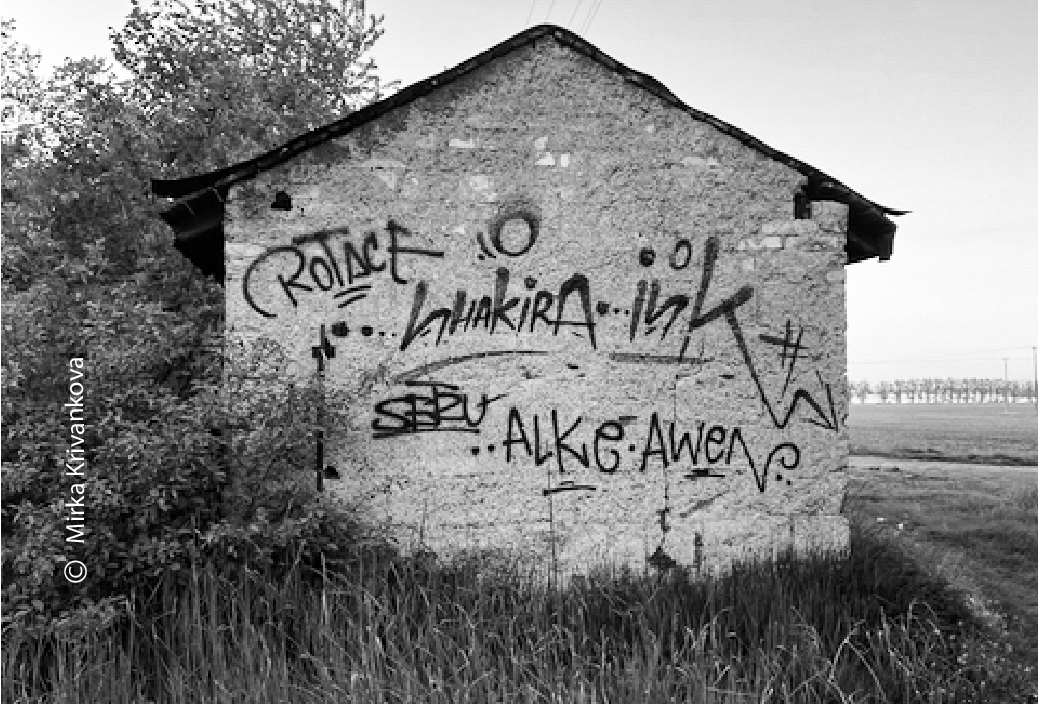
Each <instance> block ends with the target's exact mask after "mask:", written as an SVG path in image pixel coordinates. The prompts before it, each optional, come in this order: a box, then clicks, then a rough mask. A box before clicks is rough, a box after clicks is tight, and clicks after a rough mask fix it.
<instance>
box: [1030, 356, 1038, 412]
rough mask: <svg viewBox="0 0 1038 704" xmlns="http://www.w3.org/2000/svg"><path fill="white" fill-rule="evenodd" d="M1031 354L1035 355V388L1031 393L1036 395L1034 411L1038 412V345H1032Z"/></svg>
mask: <svg viewBox="0 0 1038 704" xmlns="http://www.w3.org/2000/svg"><path fill="white" fill-rule="evenodd" d="M1031 356H1032V357H1034V389H1032V391H1031V395H1032V396H1033V397H1034V411H1035V413H1038V346H1036V345H1031Z"/></svg>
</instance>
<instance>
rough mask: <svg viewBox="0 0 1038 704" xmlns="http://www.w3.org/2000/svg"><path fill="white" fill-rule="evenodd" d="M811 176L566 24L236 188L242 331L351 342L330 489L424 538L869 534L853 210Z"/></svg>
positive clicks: (334, 400) (581, 561)
mask: <svg viewBox="0 0 1038 704" xmlns="http://www.w3.org/2000/svg"><path fill="white" fill-rule="evenodd" d="M803 183H804V177H803V176H802V175H801V174H800V173H798V172H796V171H795V170H793V169H791V168H789V167H787V166H785V165H783V164H780V163H777V162H775V161H773V160H772V159H770V158H768V157H767V156H765V155H763V154H761V153H759V152H757V151H754V150H752V149H749V148H747V147H746V146H744V145H742V144H740V143H738V142H737V141H735V140H734V139H732V138H730V137H728V136H725V135H724V134H722V133H720V132H719V131H717V130H716V129H715V128H713V127H711V126H709V125H706V124H703V123H702V122H698V121H696V120H695V119H693V118H692V117H691V116H690V115H689V114H688V113H686V112H684V111H682V110H679V109H677V108H674V107H671V106H668V105H666V104H664V103H663V102H662V101H660V100H659V99H658V98H656V97H655V96H653V95H652V94H650V93H649V92H647V91H645V90H643V89H641V88H639V87H637V86H635V85H632V84H631V83H628V82H625V81H624V80H623V79H622V78H621V77H620V76H619V75H617V74H615V73H613V72H611V71H610V70H608V69H607V68H605V67H603V66H601V65H599V64H598V63H596V62H594V61H592V60H590V59H588V58H586V57H584V56H582V55H580V54H578V53H576V52H574V51H572V50H570V49H568V48H565V47H563V46H561V45H559V44H558V43H556V42H555V41H554V40H553V39H551V38H545V39H541V40H539V41H538V42H537V43H535V44H533V45H532V46H527V47H526V48H524V49H519V50H517V51H515V52H513V53H511V54H509V55H507V56H505V57H503V58H501V59H498V60H497V61H495V62H493V63H492V64H489V65H487V66H484V67H482V68H480V69H478V70H476V71H474V72H472V73H469V74H467V75H466V76H465V77H463V78H462V79H460V80H457V81H455V82H453V83H450V84H448V85H446V86H443V87H441V88H440V89H438V90H437V91H435V92H433V93H432V94H430V95H428V96H426V97H424V98H421V99H418V100H415V101H414V102H413V103H411V104H410V105H409V106H408V107H406V108H400V109H398V110H395V111H393V112H392V113H390V114H388V115H386V116H384V117H383V118H381V119H379V120H377V121H375V122H374V123H371V124H368V125H367V126H364V127H362V128H360V129H358V130H356V131H355V132H353V133H351V134H350V135H349V136H348V137H346V138H343V139H340V140H338V141H337V142H335V143H334V144H330V145H324V146H322V147H320V148H318V149H315V150H313V151H311V152H310V153H308V154H307V155H306V156H304V157H301V158H300V159H297V160H295V161H293V162H290V163H289V164H287V165H285V166H283V167H281V168H279V169H277V170H276V171H272V172H269V173H266V174H263V175H262V176H260V177H259V178H257V179H256V180H253V181H251V182H249V183H248V184H246V185H243V186H239V187H237V188H235V189H234V190H233V191H232V192H231V195H230V200H229V205H228V217H227V226H226V231H227V250H226V251H227V272H228V274H227V321H228V335H229V336H230V338H231V341H232V343H233V344H244V345H246V346H248V345H251V344H253V343H254V342H255V341H256V340H257V339H259V338H266V339H268V340H273V341H275V342H276V343H278V344H279V345H280V346H281V347H282V349H283V350H284V352H285V358H286V359H287V360H288V364H287V365H286V366H285V368H284V370H283V374H284V376H285V378H286V379H288V378H298V379H306V378H310V377H312V376H313V375H314V374H315V373H316V370H317V366H318V362H317V360H316V359H314V357H313V356H312V348H313V347H314V346H316V345H319V343H320V341H321V340H322V339H324V340H326V341H327V345H326V346H330V347H331V348H333V349H334V357H332V358H329V359H327V360H326V362H325V372H324V384H325V387H326V390H327V395H328V399H329V409H328V418H329V420H328V438H327V443H328V455H327V462H328V463H329V464H332V465H334V466H335V467H336V468H337V470H338V471H339V473H340V475H341V479H340V480H337V481H333V482H330V483H329V488H330V491H332V492H335V493H336V494H338V495H340V496H342V497H343V498H345V499H347V500H349V501H351V502H352V503H354V504H356V505H358V506H361V507H364V508H365V509H366V510H367V511H368V514H369V517H371V518H373V519H375V520H379V521H384V522H385V523H386V524H387V525H388V526H390V527H391V528H392V530H393V532H394V534H395V535H397V536H398V538H399V540H400V541H401V543H402V544H403V545H404V546H415V545H423V546H425V547H428V548H431V549H433V550H437V551H443V552H448V553H449V552H453V551H456V550H460V549H467V548H477V547H494V548H502V549H504V550H506V551H508V552H518V553H526V554H529V555H532V556H533V557H535V558H538V559H541V560H542V561H545V562H547V560H548V558H550V557H551V556H554V558H556V559H557V561H558V565H559V566H560V567H561V568H563V569H570V568H574V569H583V568H585V567H587V566H589V565H590V564H592V563H598V562H607V563H624V564H630V565H634V566H641V565H644V564H645V560H646V558H648V557H649V556H651V555H653V554H654V553H657V551H658V550H659V551H660V552H661V553H663V554H666V555H667V556H669V557H670V558H672V559H674V560H677V561H678V562H680V563H684V564H689V565H700V566H702V567H704V568H708V567H711V566H723V565H724V564H727V563H728V562H729V561H730V560H731V559H734V558H738V557H740V556H741V557H746V556H749V555H751V554H757V555H765V556H770V555H771V554H772V551H773V549H775V547H776V546H778V547H785V546H786V545H788V544H791V543H792V544H794V545H796V546H797V547H799V548H807V547H810V546H826V547H830V548H832V547H837V548H839V547H841V546H843V545H845V544H846V540H847V526H846V521H845V520H844V519H842V518H841V517H839V515H838V514H839V509H840V504H841V501H842V497H843V493H844V474H843V472H842V470H843V466H844V463H845V458H846V454H847V442H846V433H845V430H844V419H845V416H846V409H847V403H848V398H847V391H846V381H845V369H846V350H845V326H846V317H845V311H844V278H843V265H844V261H845V254H844V251H843V246H844V241H845V237H846V227H847V210H846V206H843V205H840V204H836V203H828V202H824V203H813V204H812V217H811V218H810V219H795V218H794V196H795V194H796V193H797V191H798V190H799V189H800V188H801V187H802V185H803ZM277 191H285V192H286V193H287V194H288V195H289V196H290V197H291V201H292V206H293V207H292V209H291V210H290V211H280V210H275V209H272V208H271V207H270V204H271V203H272V201H273V200H274V196H275V193H276V192H277ZM322 335H323V338H322Z"/></svg>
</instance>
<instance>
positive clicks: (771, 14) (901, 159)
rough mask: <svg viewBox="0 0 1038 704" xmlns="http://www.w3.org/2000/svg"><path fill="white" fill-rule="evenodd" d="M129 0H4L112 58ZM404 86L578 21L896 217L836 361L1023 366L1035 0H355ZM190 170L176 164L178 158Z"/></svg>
mask: <svg viewBox="0 0 1038 704" xmlns="http://www.w3.org/2000/svg"><path fill="white" fill-rule="evenodd" d="M129 9H130V0H90V2H85V1H84V0H5V1H4V3H3V5H2V10H0V14H2V15H3V16H4V17H5V18H13V19H15V20H16V21H17V33H16V37H17V38H18V39H19V40H20V41H22V42H23V43H26V44H29V45H30V46H32V47H33V48H35V49H36V50H38V51H40V52H41V53H42V54H43V61H44V65H45V66H53V65H55V64H57V63H60V62H61V61H62V60H63V59H64V58H65V57H66V56H68V57H72V58H79V57H82V56H95V55H97V56H106V57H110V51H109V41H108V32H109V28H110V27H119V26H121V25H122V22H123V20H124V18H125V16H126V13H127V12H128V11H129ZM367 11H368V12H369V13H375V14H381V15H384V16H385V24H384V27H385V30H386V32H385V35H384V36H383V37H382V38H381V39H380V40H379V42H378V43H377V44H376V47H375V51H374V53H373V56H374V58H375V59H376V61H377V63H378V65H379V68H380V75H381V76H382V77H383V78H384V79H386V80H393V79H396V80H399V81H401V84H402V85H403V86H406V85H409V84H411V83H414V82H416V81H419V80H422V79H424V78H426V77H428V76H429V75H432V74H434V73H438V72H440V71H442V70H444V69H446V68H450V67H452V66H454V65H456V64H458V63H460V62H462V61H464V60H466V59H468V58H470V57H471V56H474V55H475V54H478V53H480V52H481V51H483V50H485V49H487V48H489V47H490V46H492V45H494V44H497V43H498V42H500V41H502V40H504V39H507V38H508V37H510V36H512V35H513V34H515V33H517V32H520V31H522V30H523V29H525V28H526V27H529V26H532V25H535V24H540V23H544V22H550V23H552V24H556V25H560V26H563V27H567V28H569V29H571V30H572V31H575V32H577V33H578V34H580V35H581V36H583V37H584V38H585V39H586V40H588V41H589V42H591V43H592V44H594V45H596V46H597V47H598V48H599V49H601V50H602V51H604V52H605V53H606V54H609V55H610V56H612V57H613V58H615V59H617V60H618V61H620V62H622V63H624V64H626V65H627V66H629V67H631V68H633V69H636V70H638V71H642V72H644V73H648V74H650V75H652V76H654V77H655V78H656V79H657V80H659V81H660V82H661V83H663V84H664V85H666V86H667V87H668V88H669V89H670V90H671V92H673V93H674V94H676V95H677V96H678V97H679V98H681V99H682V100H683V101H684V102H685V103H686V104H688V105H691V106H692V107H694V108H697V109H699V110H702V111H705V112H708V113H711V114H713V115H715V116H716V117H718V118H720V119H722V120H724V121H726V122H728V123H731V124H733V125H735V126H737V127H739V128H741V129H743V130H744V131H746V132H749V133H750V134H752V135H754V136H755V137H757V138H758V139H760V140H761V141H763V142H764V143H766V144H768V145H770V146H772V147H775V148H776V149H779V150H781V151H783V152H786V153H787V154H791V155H792V156H794V157H796V158H798V159H800V160H801V161H804V162H807V163H808V164H811V165H812V166H814V167H816V168H818V169H820V170H822V171H824V172H826V173H828V174H829V175H831V176H833V177H835V178H837V179H839V180H840V181H842V182H844V183H845V184H847V185H848V186H850V187H851V188H853V189H854V190H856V191H858V192H859V193H861V194H863V195H864V196H866V197H867V198H869V199H870V200H872V201H873V202H876V203H880V204H882V205H886V206H889V207H892V208H896V209H898V210H908V211H911V214H909V215H905V216H901V217H898V218H895V222H896V223H897V225H898V231H897V235H896V238H895V242H894V256H893V258H892V259H891V260H890V261H888V262H882V263H880V262H877V261H875V260H872V261H869V262H863V263H859V264H855V265H853V266H850V267H848V270H847V305H848V318H849V322H848V367H849V374H850V376H851V378H852V379H855V380H857V379H868V380H870V381H873V382H875V381H880V380H884V379H886V380H894V379H900V378H913V377H984V378H1001V377H1002V376H1003V375H1004V374H1008V376H1009V378H1011V379H1031V378H1032V377H1033V375H1034V366H1033V362H1032V347H1033V346H1035V345H1038V128H1036V127H1035V125H1038V80H1036V76H1038V42H1035V41H1034V36H1033V35H1034V31H1035V28H1038V2H1032V1H1031V0H985V2H977V1H976V0H867V1H865V0H862V1H860V2H833V1H831V0H783V1H782V2H774V1H773V0H641V1H640V2H636V3H635V2H631V1H630V0H625V1H621V0H369V1H368V3H367ZM185 175H187V174H185Z"/></svg>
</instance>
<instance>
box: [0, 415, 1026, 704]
mask: <svg viewBox="0 0 1038 704" xmlns="http://www.w3.org/2000/svg"><path fill="white" fill-rule="evenodd" d="M1025 413H1026V412H1025V411H1024V409H1023V407H1020V408H1019V409H1014V413H1011V414H1009V415H1008V416H1005V415H1004V413H1002V409H1001V407H990V406H922V405H920V406H914V407H907V406H903V407H898V406H893V405H892V406H884V407H872V406H865V407H859V406H855V407H854V408H853V409H852V413H851V419H850V426H851V429H852V438H853V441H854V443H855V449H856V450H857V451H859V452H860V451H862V450H869V449H872V448H875V449H878V450H879V451H881V452H883V454H885V455H888V457H886V458H880V457H868V456H855V457H853V458H852V467H851V469H850V474H851V484H850V487H849V490H850V491H849V496H848V500H847V502H846V503H845V510H846V512H847V514H848V516H849V517H850V519H851V525H852V532H851V536H852V543H851V549H850V552H849V554H847V555H845V556H841V557H834V556H828V557H820V556H816V557H811V558H807V559H803V558H800V559H794V558H793V557H792V556H788V555H787V556H783V557H782V559H781V560H780V561H779V562H778V564H775V565H772V564H758V565H746V566H742V567H739V568H738V569H736V570H735V572H734V573H733V574H731V575H729V576H726V577H724V578H717V579H709V580H697V579H694V578H692V577H691V575H688V574H685V573H681V572H671V573H668V574H667V575H663V576H660V575H651V574H649V575H632V574H628V573H619V574H601V575H598V576H596V577H594V578H591V579H588V580H577V581H574V582H573V583H572V584H571V585H570V586H569V587H568V588H567V589H565V590H562V591H558V590H554V591H553V590H549V589H547V588H545V586H544V585H543V584H541V583H538V582H535V581H534V580H532V579H530V578H529V577H528V576H527V575H525V574H524V573H523V571H522V570H521V569H519V568H517V566H515V565H510V564H508V563H506V562H502V561H501V560H500V559H499V558H497V559H491V558H489V557H486V556H483V557H480V558H474V559H473V560H472V561H470V562H466V563H463V564H458V565H440V564H436V563H435V562H431V561H428V560H424V561H423V560H408V559H402V558H397V557H393V556H392V555H390V554H388V553H386V552H384V551H378V550H376V551H374V552H371V553H367V552H364V551H363V550H355V549H354V548H352V547H351V548H350V550H353V551H354V552H352V553H349V555H347V556H348V557H349V558H350V559H349V560H346V561H340V562H336V561H330V562H329V563H328V564H327V566H326V569H323V570H321V571H319V572H316V573H314V572H304V571H302V570H299V569H296V570H292V571H291V572H290V573H289V574H288V575H286V576H281V577H278V578H272V577H271V576H269V575H263V574H258V573H256V572H252V571H248V570H245V571H242V570H237V571H234V570H228V569H223V568H221V567H220V566H214V565H207V566H196V567H195V568H193V569H192V570H190V571H189V572H187V573H185V572H181V573H179V574H169V575H168V576H167V578H164V579H163V580H162V581H160V583H159V584H156V585H153V586H152V585H149V588H148V590H146V593H144V592H142V593H141V594H138V595H137V597H136V598H135V600H134V601H133V603H132V608H131V609H130V611H129V614H128V616H127V617H126V618H124V619H123V620H121V621H119V622H117V623H114V624H109V625H106V626H103V627H100V628H96V629H89V628H82V627H79V626H73V627H68V628H65V629H64V630H62V629H57V630H53V631H50V632H46V633H40V632H38V631H33V630H31V629H29V628H24V627H21V626H20V625H19V624H17V623H8V624H6V625H5V627H4V634H3V646H4V647H3V661H2V692H3V701H4V702H21V701H26V702H29V701H33V702H36V701H40V702H68V703H70V704H71V703H76V702H84V703H86V702H90V703H91V704H92V703H93V702H114V703H118V702H127V703H129V702H134V703H137V702H156V703H157V702H163V703H165V702H173V703H179V702H198V701H212V702H314V703H317V702H321V703H325V702H394V703H395V702H400V703H403V702H416V703H417V702H422V703H424V702H587V703H591V702H595V703H596V704H597V703H605V702H674V701H679V702H704V703H706V702H709V703H720V702H731V703H733V704H735V703H737V702H738V703H744V702H805V703H819V704H821V703H828V702H846V703H848V704H849V703H852V702H853V703H855V704H859V703H864V702H876V703H880V702H889V703H893V702H898V703H901V702H920V703H922V702H926V703H930V704H944V703H951V702H991V703H992V704H1016V703H1019V704H1024V703H1027V702H1038V667H1036V663H1038V467H1032V468H1028V467H1024V466H997V467H996V466H990V465H979V464H967V463H966V461H967V460H968V459H970V457H985V458H987V457H991V458H995V459H996V460H999V461H1002V462H1003V463H1011V462H1014V461H1016V462H1023V461H1025V460H1028V459H1029V458H1031V457H1034V456H1035V455H1038V453H1035V452H1034V437H1035V435H1034V434H1033V432H1032V431H1033V429H1034V428H1035V427H1036V426H1038V421H1035V420H1034V419H1032V418H1031V417H1030V416H1027V415H1025ZM1031 413H1033V410H1031ZM933 453H939V454H941V455H942V456H946V457H949V458H951V459H953V460H955V461H956V463H951V464H949V463H945V462H938V461H934V460H920V459H903V458H905V457H914V458H918V457H926V456H928V455H929V454H933ZM897 455H901V456H902V459H892V458H890V456H895V457H896V456H897ZM347 552H349V551H347ZM340 557H342V556H340Z"/></svg>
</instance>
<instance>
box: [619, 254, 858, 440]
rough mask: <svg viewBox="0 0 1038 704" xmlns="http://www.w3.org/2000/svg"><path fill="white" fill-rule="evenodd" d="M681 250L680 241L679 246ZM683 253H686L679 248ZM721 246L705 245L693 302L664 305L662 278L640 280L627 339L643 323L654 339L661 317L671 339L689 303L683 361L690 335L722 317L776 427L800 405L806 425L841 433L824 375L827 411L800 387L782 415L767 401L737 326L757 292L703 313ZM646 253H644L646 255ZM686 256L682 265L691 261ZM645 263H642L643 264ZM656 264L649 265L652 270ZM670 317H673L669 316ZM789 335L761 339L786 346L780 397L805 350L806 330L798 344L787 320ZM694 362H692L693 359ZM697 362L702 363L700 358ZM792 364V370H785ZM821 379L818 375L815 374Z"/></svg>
mask: <svg viewBox="0 0 1038 704" xmlns="http://www.w3.org/2000/svg"><path fill="white" fill-rule="evenodd" d="M679 247H680V242H679ZM681 248H682V250H683V249H684V248H683V247H681ZM677 250H678V247H676V248H675V252H677ZM719 250H720V246H719V244H718V240H717V238H716V237H710V238H709V239H708V240H707V242H706V248H705V251H704V255H703V259H704V261H703V272H702V276H701V279H700V283H699V288H698V290H697V291H696V293H695V298H694V299H692V298H690V297H689V296H688V295H686V294H684V293H679V294H673V295H670V296H667V297H666V299H665V300H663V301H662V303H661V302H660V299H661V291H662V285H661V284H660V282H659V280H657V279H654V280H652V282H651V283H650V282H648V281H646V280H644V279H643V280H641V281H639V282H638V284H637V292H636V294H635V299H634V305H633V307H632V310H631V321H630V328H629V331H628V334H629V339H630V341H631V342H634V341H635V340H636V339H637V336H638V333H639V331H640V329H641V326H642V325H643V324H644V325H645V328H644V332H643V334H644V335H652V334H653V333H655V332H656V330H657V329H659V326H658V324H659V322H660V320H661V319H662V320H663V325H662V334H661V335H660V341H661V342H662V341H663V340H664V339H665V338H666V337H667V335H668V334H669V333H670V331H671V328H672V327H673V326H674V325H675V323H676V322H677V320H678V318H679V317H680V316H681V315H682V314H683V313H684V312H685V311H686V310H687V309H688V308H689V305H690V304H691V311H690V315H689V319H688V323H687V325H686V326H685V334H684V336H683V339H682V343H681V351H680V353H679V354H678V356H677V360H676V361H677V362H679V363H680V362H683V361H684V360H685V352H686V351H687V349H688V346H689V342H690V341H691V338H692V333H693V332H695V331H696V330H697V329H699V328H701V327H704V326H706V325H708V324H709V323H712V322H713V321H715V320H718V319H722V318H723V319H724V320H725V322H726V323H727V324H728V328H729V330H730V331H731V334H732V337H733V339H734V340H735V343H736V345H737V347H738V348H739V352H740V355H741V356H742V361H743V364H744V366H745V367H746V370H747V371H748V372H749V374H750V377H751V379H753V382H754V385H755V386H756V387H757V392H758V394H759V395H760V399H761V403H762V404H763V405H764V407H765V409H766V410H767V411H768V415H769V416H770V418H771V420H772V423H773V424H774V426H775V427H776V428H779V429H784V428H786V427H787V426H788V425H789V422H790V419H791V418H792V417H793V415H794V414H795V413H796V411H797V409H798V407H799V406H800V404H801V403H803V404H804V405H806V406H807V407H808V408H809V410H810V411H812V412H813V413H814V416H815V417H813V418H809V419H808V421H807V422H809V423H811V424H813V425H818V426H820V427H822V428H825V429H827V430H833V431H836V430H839V418H838V415H837V413H836V408H835V404H834V402H833V397H832V388H831V386H830V385H829V384H825V383H824V382H823V381H822V379H821V376H820V375H818V380H819V383H820V384H821V387H822V388H824V389H825V393H826V397H827V401H828V404H827V406H828V407H827V408H823V406H822V404H820V403H819V402H818V401H817V400H816V399H815V398H814V397H813V396H812V395H811V394H810V392H808V391H807V390H806V389H804V388H798V389H797V390H796V391H794V392H793V397H792V402H791V403H790V404H789V406H788V407H787V408H786V409H785V412H782V411H781V409H778V408H776V404H775V403H774V402H773V401H772V399H770V398H769V396H768V393H767V391H766V389H765V387H764V383H763V381H762V379H761V376H760V374H759V373H758V371H757V368H756V365H755V364H754V360H753V356H752V354H751V353H750V348H749V345H748V344H747V342H746V337H745V335H744V334H743V332H742V328H741V326H740V325H739V319H738V316H737V312H738V310H739V308H741V307H742V306H743V305H745V304H746V303H748V302H749V301H750V299H751V298H752V297H753V295H754V289H753V287H752V286H743V287H741V288H740V289H739V290H738V291H736V292H735V293H734V294H732V295H730V296H728V297H726V298H724V299H722V300H721V301H720V302H719V303H717V304H716V305H713V306H712V307H711V308H709V309H708V310H706V311H705V312H704V310H703V309H704V306H705V305H706V300H707V296H708V294H709V290H710V284H711V282H712V280H713V276H714V271H715V268H716V264H717V259H718V256H719ZM650 251H651V250H650ZM642 254H644V251H643V253H642ZM690 258H691V249H689V253H688V258H687V259H690ZM687 259H686V258H683V259H682V261H687ZM643 264H644V261H643ZM651 264H652V261H649V264H647V265H646V266H651ZM668 316H669V317H668ZM786 326H787V333H786V337H785V338H776V337H772V336H766V335H762V336H760V338H761V340H762V341H763V342H766V343H768V344H772V345H776V344H777V345H780V346H782V348H783V351H782V357H781V360H782V364H783V368H785V369H786V370H787V373H786V382H785V385H784V386H783V388H782V392H781V394H780V395H781V396H783V397H785V394H786V391H787V390H788V388H789V384H790V381H791V379H792V375H793V367H794V365H795V364H796V360H797V359H798V355H799V353H800V351H801V350H803V349H805V347H804V346H803V345H802V344H801V339H802V336H803V328H801V329H800V333H799V334H798V336H797V338H796V340H793V339H792V328H791V323H790V322H789V321H786ZM611 358H612V359H614V360H615V361H641V360H639V359H637V358H632V357H631V355H630V354H625V353H613V354H612V355H611ZM659 361H666V362H670V361H674V360H672V359H671V357H669V356H668V357H661V358H660V360H659ZM690 361H692V360H690ZM697 361H702V360H701V359H700V360H697ZM787 363H788V366H787ZM816 375H817V373H816Z"/></svg>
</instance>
